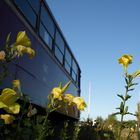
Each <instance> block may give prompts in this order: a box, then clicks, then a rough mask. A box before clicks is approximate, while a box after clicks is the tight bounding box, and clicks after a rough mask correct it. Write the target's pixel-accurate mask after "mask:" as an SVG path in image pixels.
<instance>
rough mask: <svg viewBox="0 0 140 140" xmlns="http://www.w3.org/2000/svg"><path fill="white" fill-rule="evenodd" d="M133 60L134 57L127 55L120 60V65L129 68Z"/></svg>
mask: <svg viewBox="0 0 140 140" xmlns="http://www.w3.org/2000/svg"><path fill="white" fill-rule="evenodd" d="M132 60H133V56H131V55H127V54H125V55H123V56H122V57H121V58H119V59H118V63H119V64H122V65H123V66H124V68H127V67H128V65H129V64H131V63H132Z"/></svg>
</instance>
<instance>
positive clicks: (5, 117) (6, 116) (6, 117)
mask: <svg viewBox="0 0 140 140" xmlns="http://www.w3.org/2000/svg"><path fill="white" fill-rule="evenodd" d="M0 119H2V120H4V122H5V124H11V123H13V121H14V120H15V117H14V116H13V115H9V114H1V115H0Z"/></svg>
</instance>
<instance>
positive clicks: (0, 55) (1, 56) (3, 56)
mask: <svg viewBox="0 0 140 140" xmlns="http://www.w3.org/2000/svg"><path fill="white" fill-rule="evenodd" d="M3 60H5V52H4V51H0V61H3Z"/></svg>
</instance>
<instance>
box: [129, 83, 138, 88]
mask: <svg viewBox="0 0 140 140" xmlns="http://www.w3.org/2000/svg"><path fill="white" fill-rule="evenodd" d="M135 85H138V83H132V84H130V85H129V87H132V86H135Z"/></svg>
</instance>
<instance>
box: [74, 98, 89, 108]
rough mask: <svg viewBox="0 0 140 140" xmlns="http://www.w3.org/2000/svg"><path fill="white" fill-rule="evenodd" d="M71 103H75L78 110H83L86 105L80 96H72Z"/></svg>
mask: <svg viewBox="0 0 140 140" xmlns="http://www.w3.org/2000/svg"><path fill="white" fill-rule="evenodd" d="M73 103H74V104H76V106H77V109H78V110H81V111H82V110H84V109H85V107H86V106H87V105H86V103H85V101H84V99H82V98H81V97H75V98H73Z"/></svg>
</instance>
